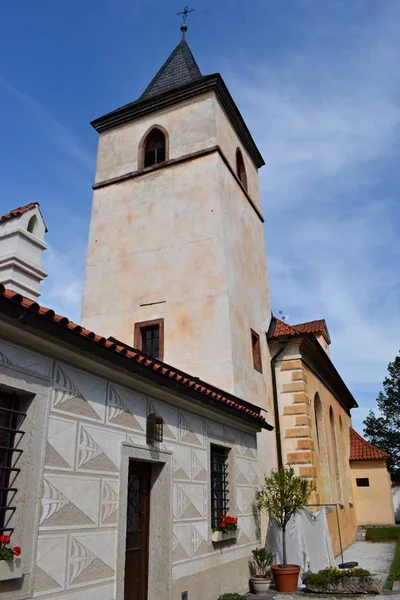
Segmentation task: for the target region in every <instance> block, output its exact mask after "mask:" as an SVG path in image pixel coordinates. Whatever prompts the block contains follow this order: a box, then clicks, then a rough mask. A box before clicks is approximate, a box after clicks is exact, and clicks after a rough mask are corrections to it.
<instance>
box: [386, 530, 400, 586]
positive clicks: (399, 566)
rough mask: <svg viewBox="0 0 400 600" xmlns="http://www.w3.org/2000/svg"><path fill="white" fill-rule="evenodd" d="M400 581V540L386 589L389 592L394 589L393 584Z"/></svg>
mask: <svg viewBox="0 0 400 600" xmlns="http://www.w3.org/2000/svg"><path fill="white" fill-rule="evenodd" d="M399 580H400V540H399V541H398V542H397V547H396V552H395V555H394V557H393V562H392V565H391V567H390V572H389V577H388V580H387V582H386V583H385V585H384V587H385V589H387V590H392V589H393V583H394V582H395V581H399Z"/></svg>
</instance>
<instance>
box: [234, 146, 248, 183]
mask: <svg viewBox="0 0 400 600" xmlns="http://www.w3.org/2000/svg"><path fill="white" fill-rule="evenodd" d="M236 174H237V176H238V177H239V179H240V181H241V182H242V185H243V187H244V188H245V190H247V175H246V167H245V166H244V160H243V154H242V151H241V150H240V148H236Z"/></svg>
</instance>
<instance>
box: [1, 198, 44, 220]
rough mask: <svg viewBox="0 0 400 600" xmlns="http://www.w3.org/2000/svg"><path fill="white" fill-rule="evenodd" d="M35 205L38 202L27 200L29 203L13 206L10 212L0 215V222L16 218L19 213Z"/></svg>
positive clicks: (37, 204) (23, 212)
mask: <svg viewBox="0 0 400 600" xmlns="http://www.w3.org/2000/svg"><path fill="white" fill-rule="evenodd" d="M35 206H39V202H29V204H25V205H24V206H18V207H17V208H13V209H12V210H10V212H8V213H6V214H5V215H3V216H1V217H0V223H5V222H6V221H10V220H11V219H16V218H17V217H20V216H21V215H23V214H25V213H26V212H28V211H30V210H32V209H33V208H35Z"/></svg>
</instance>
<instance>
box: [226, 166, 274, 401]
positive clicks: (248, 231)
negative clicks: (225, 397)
mask: <svg viewBox="0 0 400 600" xmlns="http://www.w3.org/2000/svg"><path fill="white" fill-rule="evenodd" d="M218 171H219V181H220V197H221V204H222V214H223V228H224V240H223V243H224V246H225V254H226V280H227V286H228V295H229V309H230V310H229V312H230V327H231V339H232V361H233V365H234V372H235V394H236V395H237V396H239V397H241V398H245V399H246V400H249V401H250V402H253V403H255V404H257V405H258V406H262V407H264V408H267V399H268V393H269V388H270V387H271V386H270V385H269V378H270V373H269V363H270V355H269V349H268V344H267V337H266V332H267V331H268V327H269V322H270V318H271V309H270V300H269V288H268V280H267V263H266V253H265V243H264V228H263V224H262V222H261V221H260V219H259V218H258V216H257V215H256V213H255V211H254V209H253V208H252V206H251V205H250V203H249V202H248V200H247V198H246V197H245V195H244V194H243V192H242V191H241V190H240V188H238V185H237V183H236V181H235V180H234V179H233V177H232V175H231V173H230V172H229V171H228V170H227V168H226V166H225V164H224V163H223V161H222V159H221V158H220V157H218ZM251 329H253V330H254V331H255V332H256V333H258V335H259V336H260V342H261V354H262V366H263V372H262V373H259V372H258V371H257V370H255V369H254V366H253V354H252V346H251V331H250V330H251Z"/></svg>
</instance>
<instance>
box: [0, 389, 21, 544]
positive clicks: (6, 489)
mask: <svg viewBox="0 0 400 600" xmlns="http://www.w3.org/2000/svg"><path fill="white" fill-rule="evenodd" d="M19 409H20V399H19V397H18V396H17V395H14V394H4V393H2V392H0V533H4V532H7V533H9V534H11V533H12V532H13V528H12V527H9V526H8V525H9V522H10V519H11V517H12V515H13V514H14V512H15V510H16V507H15V505H14V504H15V497H16V494H17V492H18V488H17V487H16V480H17V477H18V475H19V473H20V471H21V469H20V468H19V467H18V466H17V465H18V461H19V459H20V457H21V454H22V450H21V448H19V447H18V446H19V445H20V442H21V440H22V437H23V436H24V435H25V432H24V431H22V430H21V425H22V422H23V421H24V419H25V417H26V414H25V413H24V412H21V411H20V410H19Z"/></svg>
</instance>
